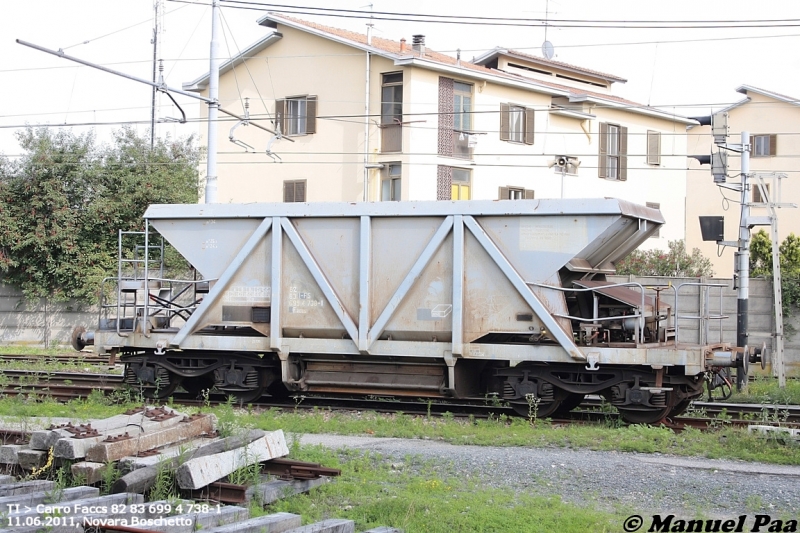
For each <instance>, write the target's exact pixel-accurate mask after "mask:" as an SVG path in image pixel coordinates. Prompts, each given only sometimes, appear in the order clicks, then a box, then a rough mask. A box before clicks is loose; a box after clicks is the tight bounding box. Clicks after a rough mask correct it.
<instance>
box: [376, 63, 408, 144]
mask: <svg viewBox="0 0 800 533" xmlns="http://www.w3.org/2000/svg"><path fill="white" fill-rule="evenodd" d="M382 81H383V84H382V86H381V151H382V152H402V151H403V125H402V123H403V73H402V72H393V73H391V74H384V75H383V77H382Z"/></svg>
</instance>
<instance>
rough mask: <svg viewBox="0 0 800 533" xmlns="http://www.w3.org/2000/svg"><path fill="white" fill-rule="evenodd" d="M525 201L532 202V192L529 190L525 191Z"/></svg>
mask: <svg viewBox="0 0 800 533" xmlns="http://www.w3.org/2000/svg"><path fill="white" fill-rule="evenodd" d="M525 199H526V200H533V191H532V190H530V189H525Z"/></svg>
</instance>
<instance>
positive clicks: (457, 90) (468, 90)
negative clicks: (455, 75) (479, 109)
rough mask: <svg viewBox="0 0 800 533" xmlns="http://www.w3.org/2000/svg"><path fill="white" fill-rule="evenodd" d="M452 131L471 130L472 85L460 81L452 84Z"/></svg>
mask: <svg viewBox="0 0 800 533" xmlns="http://www.w3.org/2000/svg"><path fill="white" fill-rule="evenodd" d="M453 129H454V130H457V131H470V130H471V129H472V85H470V84H468V83H462V82H460V81H456V82H453Z"/></svg>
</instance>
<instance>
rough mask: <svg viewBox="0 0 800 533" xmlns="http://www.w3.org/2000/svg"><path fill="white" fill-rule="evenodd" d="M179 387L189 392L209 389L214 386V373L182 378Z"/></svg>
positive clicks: (194, 392) (197, 392)
mask: <svg viewBox="0 0 800 533" xmlns="http://www.w3.org/2000/svg"><path fill="white" fill-rule="evenodd" d="M181 387H183V390H185V391H186V392H188V393H189V394H200V393H201V392H202V391H204V390H211V389H213V388H214V374H211V373H209V374H205V375H202V376H196V377H193V378H183V382H181Z"/></svg>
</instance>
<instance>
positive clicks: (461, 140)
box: [453, 130, 478, 159]
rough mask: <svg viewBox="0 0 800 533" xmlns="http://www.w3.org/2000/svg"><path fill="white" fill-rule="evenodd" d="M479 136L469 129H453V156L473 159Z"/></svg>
mask: <svg viewBox="0 0 800 533" xmlns="http://www.w3.org/2000/svg"><path fill="white" fill-rule="evenodd" d="M477 140H478V138H477V136H476V135H474V134H473V133H471V132H468V131H459V130H453V157H458V158H459V159H472V153H473V149H474V147H475V144H476V143H477Z"/></svg>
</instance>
